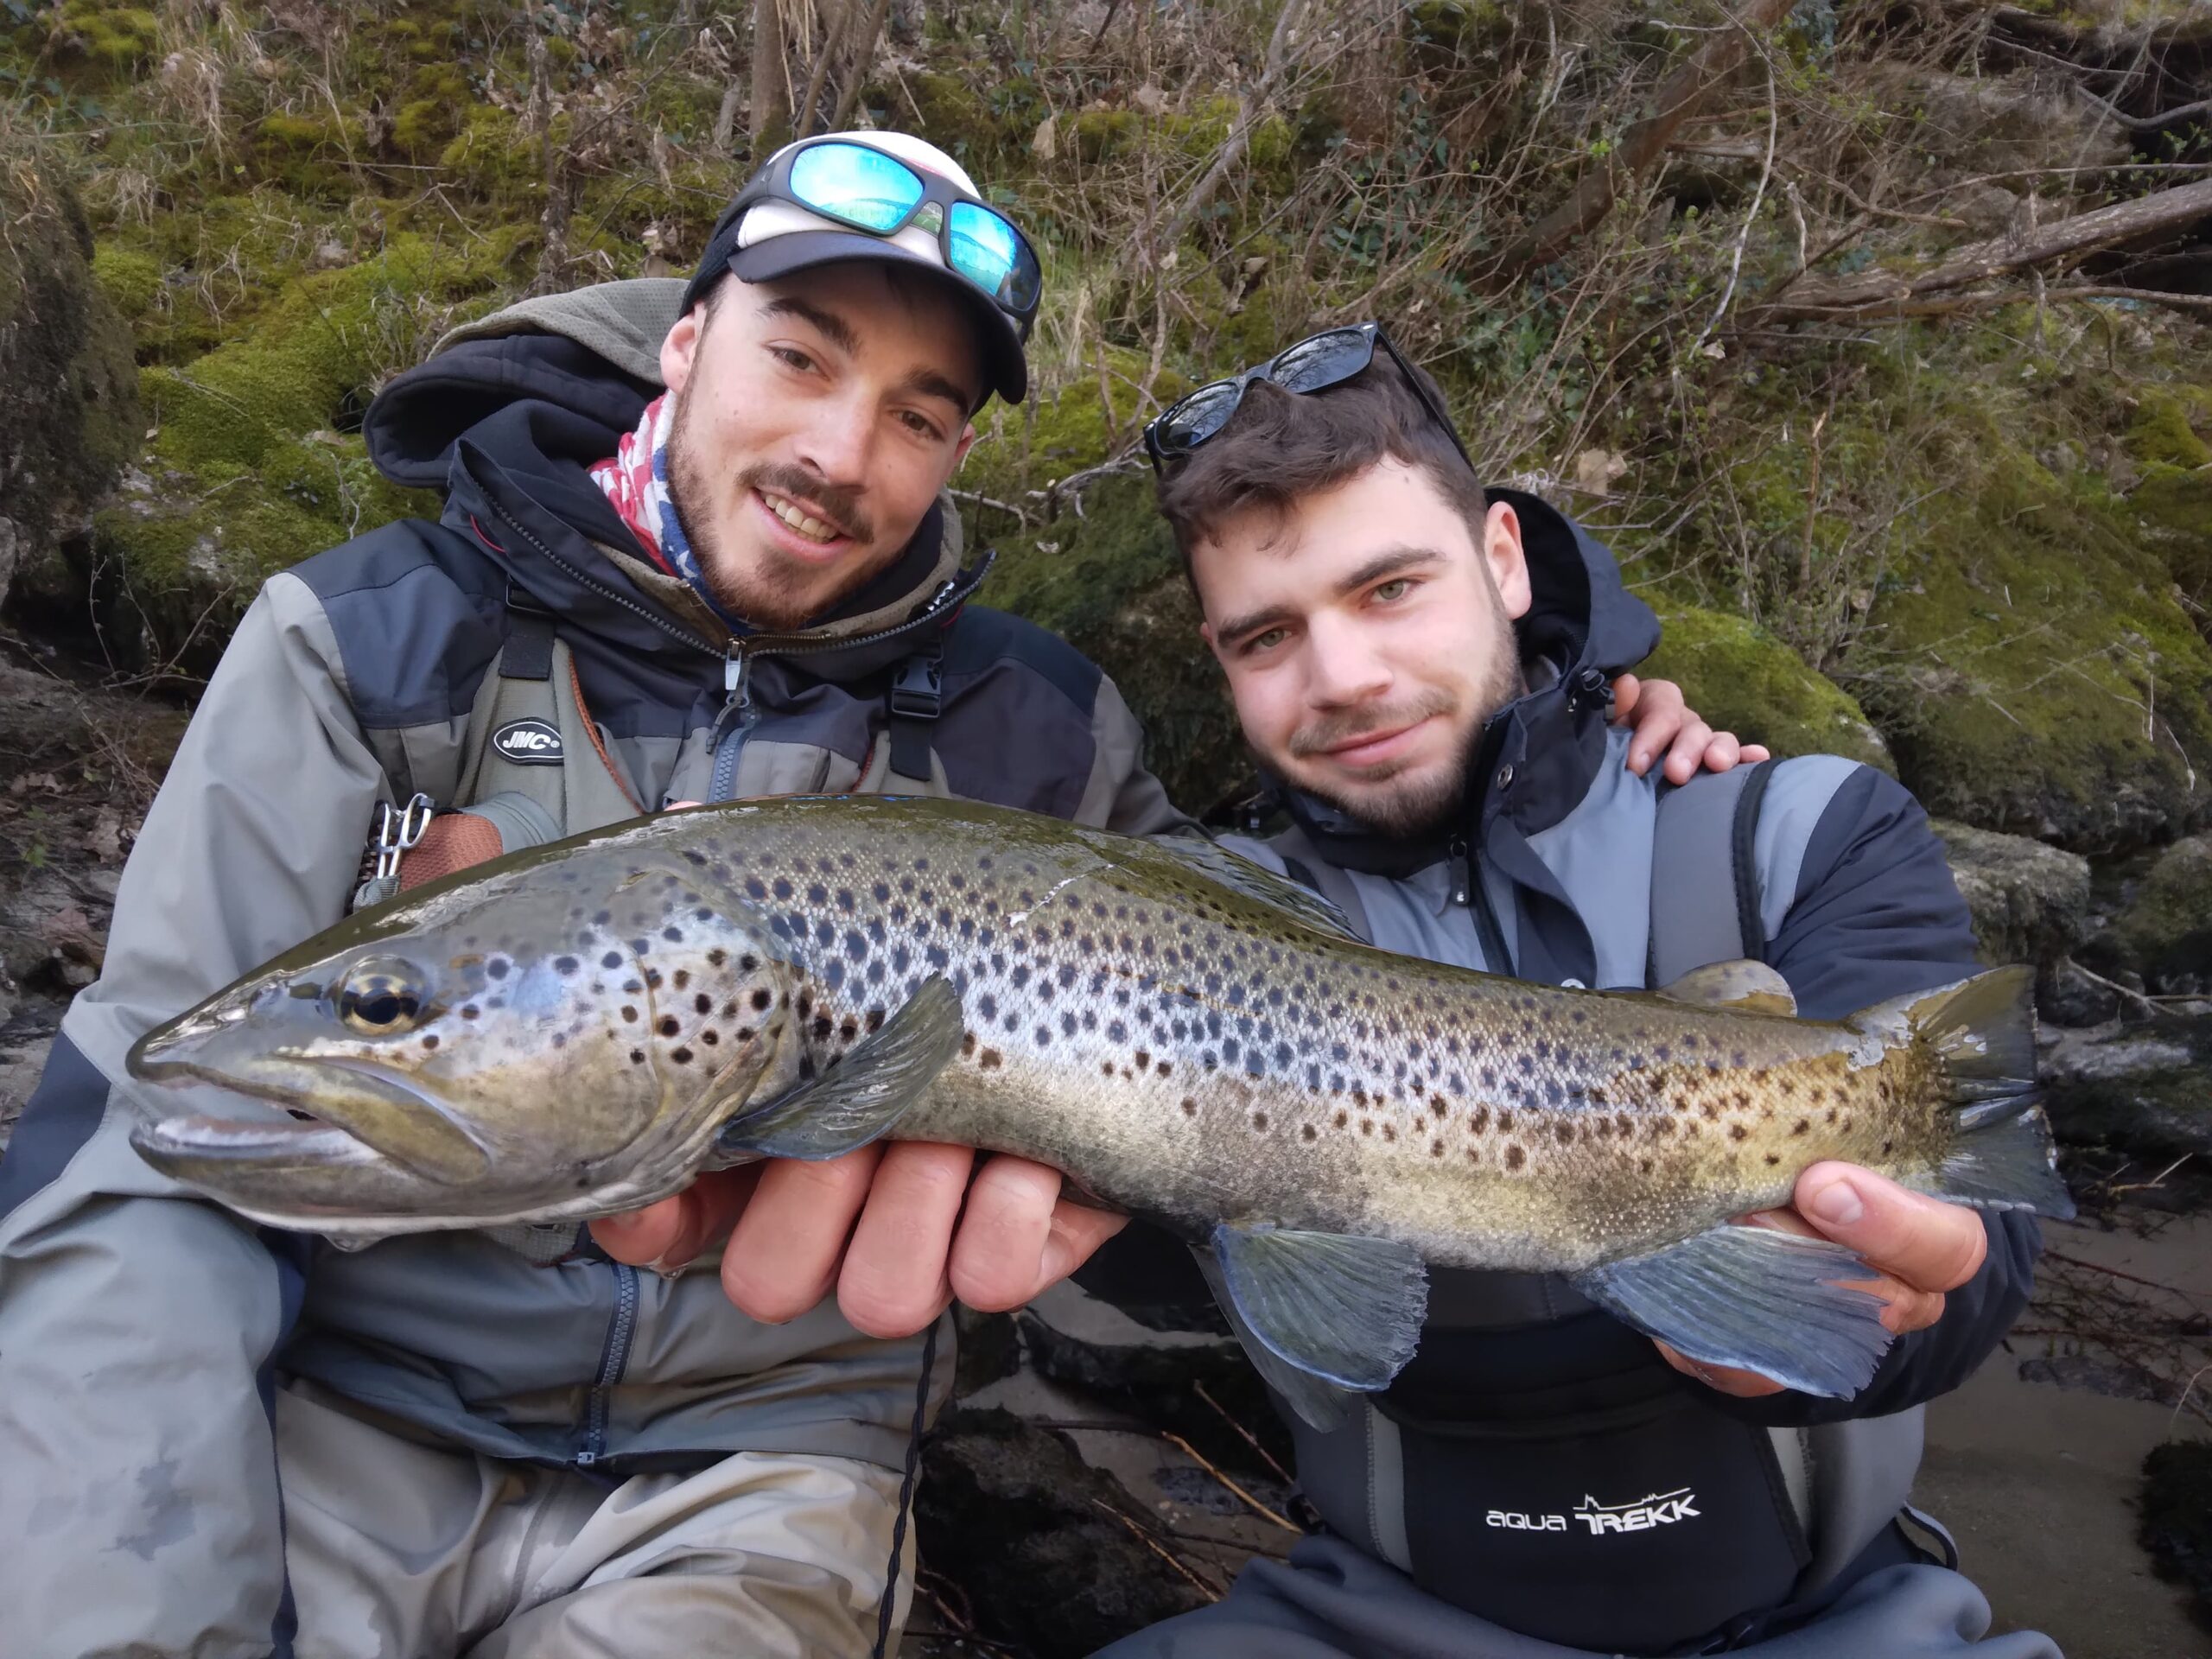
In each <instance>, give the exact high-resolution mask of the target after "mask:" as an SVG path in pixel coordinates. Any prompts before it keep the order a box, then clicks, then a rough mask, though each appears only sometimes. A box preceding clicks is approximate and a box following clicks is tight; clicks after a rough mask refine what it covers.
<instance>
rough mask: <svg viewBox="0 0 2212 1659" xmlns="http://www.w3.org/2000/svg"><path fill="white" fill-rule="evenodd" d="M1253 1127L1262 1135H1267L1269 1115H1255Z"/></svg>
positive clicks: (1263, 1113)
mask: <svg viewBox="0 0 2212 1659" xmlns="http://www.w3.org/2000/svg"><path fill="white" fill-rule="evenodd" d="M1252 1127H1253V1128H1255V1129H1257V1130H1258V1131H1259V1132H1260V1133H1261V1134H1262V1135H1265V1134H1266V1133H1267V1132H1268V1115H1267V1114H1266V1113H1265V1112H1255V1113H1253V1114H1252Z"/></svg>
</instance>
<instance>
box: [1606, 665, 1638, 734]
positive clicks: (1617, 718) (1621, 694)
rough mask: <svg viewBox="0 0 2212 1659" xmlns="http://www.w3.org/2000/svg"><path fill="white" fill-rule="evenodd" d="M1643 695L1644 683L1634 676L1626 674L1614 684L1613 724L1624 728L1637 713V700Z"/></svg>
mask: <svg viewBox="0 0 2212 1659" xmlns="http://www.w3.org/2000/svg"><path fill="white" fill-rule="evenodd" d="M1640 696H1643V681H1642V680H1639V679H1637V677H1636V676H1635V675H1633V674H1624V675H1622V676H1621V677H1620V678H1618V679H1617V680H1615V681H1614V682H1613V724H1614V725H1616V726H1624V725H1626V724H1627V723H1628V720H1629V716H1630V715H1633V714H1634V713H1635V712H1636V700H1637V698H1638V697H1640Z"/></svg>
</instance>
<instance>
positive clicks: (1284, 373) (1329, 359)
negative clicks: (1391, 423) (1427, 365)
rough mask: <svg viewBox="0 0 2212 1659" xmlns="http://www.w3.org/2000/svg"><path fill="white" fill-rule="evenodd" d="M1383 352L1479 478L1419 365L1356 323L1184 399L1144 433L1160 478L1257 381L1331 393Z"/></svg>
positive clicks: (1226, 417)
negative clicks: (1417, 371)
mask: <svg viewBox="0 0 2212 1659" xmlns="http://www.w3.org/2000/svg"><path fill="white" fill-rule="evenodd" d="M1376 346H1382V348H1383V350H1384V351H1385V352H1386V353H1389V358H1390V360H1391V361H1392V362H1393V363H1395V364H1396V365H1398V372H1399V373H1400V374H1402V375H1403V376H1404V377H1405V381H1406V384H1407V385H1408V386H1410V387H1412V388H1413V393H1414V397H1418V398H1420V399H1421V407H1422V408H1423V409H1425V410H1427V411H1428V416H1429V418H1430V419H1431V420H1433V421H1434V422H1435V423H1437V425H1439V426H1440V427H1441V428H1443V429H1444V435H1445V436H1446V437H1448V438H1450V439H1451V440H1452V448H1454V449H1457V450H1458V451H1459V459H1460V460H1462V461H1465V462H1466V463H1467V470H1468V471H1469V472H1473V471H1474V470H1475V462H1474V458H1473V457H1472V456H1471V455H1470V454H1468V453H1467V446H1466V445H1465V444H1464V443H1462V442H1459V431H1458V430H1457V429H1455V428H1454V427H1453V426H1452V417H1451V416H1448V415H1446V413H1445V412H1444V410H1443V407H1442V406H1441V405H1440V404H1438V402H1437V401H1436V399H1435V398H1434V397H1433V396H1431V395H1430V392H1429V391H1428V388H1427V386H1426V385H1423V384H1422V382H1421V376H1419V375H1417V374H1415V373H1414V365H1412V364H1411V363H1408V361H1407V360H1406V359H1405V355H1404V353H1402V352H1400V351H1399V350H1398V348H1397V346H1395V344H1393V343H1392V341H1391V339H1390V336H1389V333H1388V332H1387V331H1386V330H1385V329H1384V328H1383V325H1382V324H1381V323H1379V322H1356V323H1352V324H1351V325H1349V326H1348V327H1343V328H1327V329H1324V330H1323V331H1322V332H1321V333H1319V334H1309V335H1307V336H1306V338H1305V339H1304V340H1300V341H1299V342H1298V343H1297V344H1296V345H1294V346H1285V347H1284V348H1283V349H1282V350H1281V351H1280V352H1277V353H1275V354H1274V356H1273V357H1271V358H1269V359H1268V360H1267V361H1266V362H1264V363H1261V364H1257V365H1254V366H1253V367H1251V368H1249V369H1247V370H1245V371H1244V372H1243V373H1242V374H1235V375H1231V376H1230V378H1228V379H1226V380H1215V381H1211V382H1209V383H1208V384H1207V385H1203V386H1200V387H1199V388H1198V390H1197V391H1194V392H1192V393H1191V394H1190V395H1189V396H1188V397H1179V398H1178V399H1177V400H1176V401H1175V402H1174V403H1173V404H1169V405H1168V407H1167V408H1166V410H1164V411H1162V412H1161V414H1160V416H1159V418H1158V419H1156V420H1154V422H1153V423H1151V424H1150V425H1149V426H1147V427H1146V428H1145V429H1144V447H1145V453H1146V454H1149V455H1150V456H1151V457H1152V469H1153V471H1154V472H1159V471H1160V469H1161V468H1162V467H1165V466H1166V464H1167V463H1168V462H1169V461H1174V460H1177V459H1179V458H1180V457H1182V456H1184V455H1187V454H1190V453H1191V451H1192V450H1193V449H1196V448H1198V446H1199V445H1200V444H1202V443H1205V442H1206V441H1207V440H1208V439H1210V438H1214V437H1217V436H1219V435H1220V434H1221V429H1223V428H1224V427H1225V426H1227V425H1228V424H1229V422H1230V416H1233V415H1235V414H1236V410H1237V407H1238V405H1239V404H1243V401H1244V392H1245V389H1246V388H1247V387H1249V385H1251V384H1252V383H1253V382H1254V381H1255V380H1264V381H1266V382H1267V383H1268V385H1274V386H1281V388H1282V389H1283V390H1284V391H1296V392H1307V391H1327V390H1328V389H1329V388H1330V387H1331V386H1340V385H1343V384H1344V382H1345V381H1347V380H1349V379H1351V378H1352V377H1353V376H1355V375H1357V374H1358V373H1360V372H1362V371H1363V370H1364V369H1365V368H1366V367H1367V365H1369V364H1370V363H1372V362H1374V360H1375V348H1376Z"/></svg>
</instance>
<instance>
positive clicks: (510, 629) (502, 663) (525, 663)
mask: <svg viewBox="0 0 2212 1659" xmlns="http://www.w3.org/2000/svg"><path fill="white" fill-rule="evenodd" d="M499 672H500V674H501V676H502V677H505V678H507V679H510V680H550V679H551V678H552V677H553V616H552V613H551V612H550V611H547V610H545V609H543V607H540V606H538V605H537V603H536V602H535V601H531V600H529V599H527V598H525V597H524V596H523V594H520V593H518V591H516V589H515V588H512V587H510V588H508V589H507V645H506V649H505V651H503V652H500V653H499Z"/></svg>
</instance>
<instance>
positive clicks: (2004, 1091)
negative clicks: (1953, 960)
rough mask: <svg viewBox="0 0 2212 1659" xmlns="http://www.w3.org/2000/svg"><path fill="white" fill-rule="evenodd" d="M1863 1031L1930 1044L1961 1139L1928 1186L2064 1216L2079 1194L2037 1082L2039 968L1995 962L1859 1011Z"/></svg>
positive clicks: (1986, 1205) (1994, 1205) (1964, 1198)
mask: <svg viewBox="0 0 2212 1659" xmlns="http://www.w3.org/2000/svg"><path fill="white" fill-rule="evenodd" d="M1850 1023H1851V1025H1852V1026H1853V1027H1855V1028H1856V1029H1858V1030H1860V1031H1865V1032H1868V1033H1872V1034H1877V1035H1880V1036H1883V1037H1885V1038H1886V1039H1892V1040H1894V1039H1897V1038H1899V1037H1906V1038H1909V1039H1910V1040H1913V1041H1916V1042H1919V1043H1923V1044H1925V1045H1926V1046H1927V1047H1928V1049H1929V1052H1931V1053H1932V1054H1933V1056H1934V1058H1935V1059H1936V1064H1937V1065H1938V1066H1939V1067H1940V1068H1941V1070H1942V1079H1943V1082H1942V1088H1943V1090H1944V1093H1945V1095H1946V1096H1947V1097H1948V1101H1949V1103H1950V1106H1951V1109H1952V1110H1953V1111H1954V1112H1955V1114H1956V1117H1955V1129H1956V1132H1957V1140H1956V1141H1955V1144H1954V1145H1953V1147H1952V1148H1951V1150H1950V1152H1949V1153H1948V1154H1947V1155H1946V1156H1945V1157H1944V1158H1943V1160H1942V1162H1941V1163H1940V1164H1938V1165H1937V1166H1936V1173H1935V1176H1934V1178H1933V1179H1932V1180H1931V1181H1929V1182H1928V1183H1927V1190H1928V1191H1929V1192H1932V1193H1933V1194H1934V1195H1935V1196H1936V1197H1937V1198H1948V1199H1949V1200H1951V1201H1952V1202H1953V1203H1955V1204H1970V1205H1974V1206H1975V1207H1976V1208H1977V1209H1983V1210H2032V1211H2035V1212H2036V1213H2037V1214H2038V1215H2044V1216H2055V1217H2059V1218H2061V1219H2063V1218H2065V1217H2070V1216H2072V1215H2073V1213H2074V1199H2073V1196H2072V1194H2070V1193H2069V1192H2067V1190H2066V1183H2065V1182H2064V1181H2063V1179H2060V1177H2059V1173H2058V1149H2057V1147H2056V1145H2055V1144H2054V1143H2053V1141H2052V1139H2051V1134H2050V1119H2049V1118H2047V1117H2045V1116H2044V1111H2043V1108H2042V1107H2041V1106H2040V1105H2039V1104H2038V1103H2037V1089H2036V1016H2035V975H2034V972H2033V970H2031V969H2026V968H1998V969H1992V970H1991V971H1990V972H1988V973H1986V974H1976V975H1975V976H1974V977H1973V978H1971V979H1962V980H1961V981H1959V982H1957V983H1956V984H1953V985H1946V986H1942V987H1940V988H1937V989H1936V990H1932V991H1919V992H1916V993H1914V994H1912V995H1908V996H1900V997H1893V998H1891V1000H1890V1001H1887V1002H1881V1003H1877V1004H1876V1005H1875V1006H1874V1007H1871V1008H1868V1009H1866V1010H1864V1011H1863V1012H1861V1013H1859V1014H1854V1015H1853V1016H1852V1018H1851V1021H1850Z"/></svg>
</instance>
